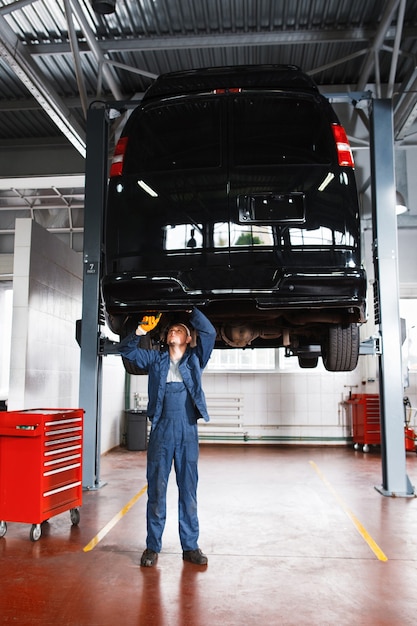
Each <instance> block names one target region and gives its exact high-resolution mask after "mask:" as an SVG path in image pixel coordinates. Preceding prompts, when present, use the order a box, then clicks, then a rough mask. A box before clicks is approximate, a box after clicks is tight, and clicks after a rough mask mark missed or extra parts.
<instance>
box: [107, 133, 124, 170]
mask: <svg viewBox="0 0 417 626" xmlns="http://www.w3.org/2000/svg"><path fill="white" fill-rule="evenodd" d="M127 140H128V138H127V137H120V139H119V141H118V142H117V144H116V148H115V149H114V154H113V158H112V160H111V165H110V178H114V177H115V176H121V175H122V173H123V162H124V158H125V153H126V148H127Z"/></svg>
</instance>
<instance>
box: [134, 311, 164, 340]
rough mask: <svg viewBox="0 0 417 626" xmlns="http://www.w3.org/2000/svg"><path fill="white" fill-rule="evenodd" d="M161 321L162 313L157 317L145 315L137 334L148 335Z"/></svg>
mask: <svg viewBox="0 0 417 626" xmlns="http://www.w3.org/2000/svg"><path fill="white" fill-rule="evenodd" d="M160 319H161V313H158V314H157V315H144V316H143V318H142V321H141V322H140V324H139V326H138V327H137V329H136V334H137V335H146V333H148V332H149V331H150V330H153V329H154V328H155V327H156V326H157V324H158V322H159V320H160Z"/></svg>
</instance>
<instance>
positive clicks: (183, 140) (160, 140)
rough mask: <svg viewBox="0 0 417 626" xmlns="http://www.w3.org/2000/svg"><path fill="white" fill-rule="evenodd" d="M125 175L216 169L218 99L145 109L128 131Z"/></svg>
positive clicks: (190, 101) (218, 156)
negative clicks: (131, 137) (132, 138)
mask: <svg viewBox="0 0 417 626" xmlns="http://www.w3.org/2000/svg"><path fill="white" fill-rule="evenodd" d="M132 132H133V134H134V141H132V140H129V148H128V152H127V154H126V164H125V172H126V173H128V174H129V173H132V174H134V173H138V172H141V171H161V170H180V169H194V168H212V167H219V165H220V163H221V121H220V106H219V102H218V101H217V100H212V101H209V102H208V101H206V100H202V99H200V100H187V101H186V102H182V103H177V104H174V103H172V104H166V103H164V104H163V105H162V106H155V107H148V108H146V109H144V110H142V111H141V115H140V116H138V119H137V123H136V124H135V126H134V128H133V129H132V131H131V132H130V134H132Z"/></svg>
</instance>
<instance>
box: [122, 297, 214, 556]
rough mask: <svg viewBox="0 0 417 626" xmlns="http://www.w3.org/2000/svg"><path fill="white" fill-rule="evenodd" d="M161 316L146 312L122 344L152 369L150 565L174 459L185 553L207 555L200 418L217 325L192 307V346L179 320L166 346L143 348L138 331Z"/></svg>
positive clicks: (128, 355)
mask: <svg viewBox="0 0 417 626" xmlns="http://www.w3.org/2000/svg"><path fill="white" fill-rule="evenodd" d="M158 321H159V317H154V316H146V317H144V318H143V320H142V322H141V323H140V324H139V326H138V328H137V329H136V331H135V333H132V334H131V335H129V336H128V337H127V338H126V339H124V340H123V341H122V342H121V343H120V344H119V352H120V354H121V355H122V356H124V357H125V358H127V359H128V360H130V361H133V362H134V363H136V364H137V365H138V367H140V368H141V369H143V370H145V371H146V372H147V373H148V374H149V379H148V409H147V414H148V417H149V419H150V420H151V432H150V436H149V445H148V457H147V481H148V503H147V539H146V549H145V551H144V552H143V554H142V558H141V562H140V564H141V566H143V567H152V566H153V565H154V564H155V562H156V560H157V558H158V554H159V552H160V551H161V546H162V533H163V531H164V527H165V520H166V492H167V485H168V478H169V474H170V471H171V467H172V461H174V467H175V473H176V480H177V485H178V522H179V535H180V541H181V546H182V550H183V559H184V560H185V561H189V562H191V563H195V564H197V565H206V564H207V562H208V559H207V557H206V555H205V554H203V552H202V551H201V550H200V548H199V546H198V537H199V522H198V515H197V482H198V469H197V462H198V453H199V445H198V430H197V419H198V418H200V417H202V418H203V419H204V420H205V421H206V422H207V421H209V419H210V418H209V415H208V412H207V406H206V401H205V396H204V392H203V389H202V386H201V374H202V371H203V369H204V368H205V366H206V365H207V362H208V360H209V358H210V355H211V352H212V350H213V347H214V342H215V339H216V330H215V329H214V327H213V326H212V324H211V323H210V322H209V320H208V319H207V318H206V316H205V315H203V313H202V312H201V311H199V310H198V309H197V308H194V309H193V310H192V312H191V315H190V318H189V324H190V325H191V326H192V327H193V328H194V329H195V331H196V333H197V340H196V345H195V346H194V347H191V346H190V344H191V341H192V336H191V331H190V328H189V327H188V325H186V324H182V323H175V324H171V325H170V326H169V328H168V332H167V345H168V350H167V351H163V352H160V351H158V350H145V349H142V348H139V347H138V336H140V335H144V334H146V333H147V332H148V331H150V330H152V329H153V328H154V327H155V326H156V325H157V323H158Z"/></svg>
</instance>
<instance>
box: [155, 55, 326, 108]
mask: <svg viewBox="0 0 417 626" xmlns="http://www.w3.org/2000/svg"><path fill="white" fill-rule="evenodd" d="M240 87H241V88H245V89H248V88H249V89H291V90H295V91H307V92H310V93H311V92H314V93H318V88H317V85H316V83H315V82H314V80H313V79H312V78H310V77H309V76H308V75H307V74H304V72H302V71H301V69H300V68H299V67H298V66H297V65H274V64H269V65H236V66H225V67H207V68H203V69H196V70H185V71H181V72H170V73H168V74H161V75H160V76H159V77H158V78H157V79H156V80H155V81H154V82H153V83H152V85H151V86H150V87H149V88H148V89H147V90H146V92H145V94H144V97H143V101H147V100H151V99H153V98H162V97H166V96H175V95H181V94H188V93H197V92H201V91H212V90H214V89H233V88H240Z"/></svg>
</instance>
